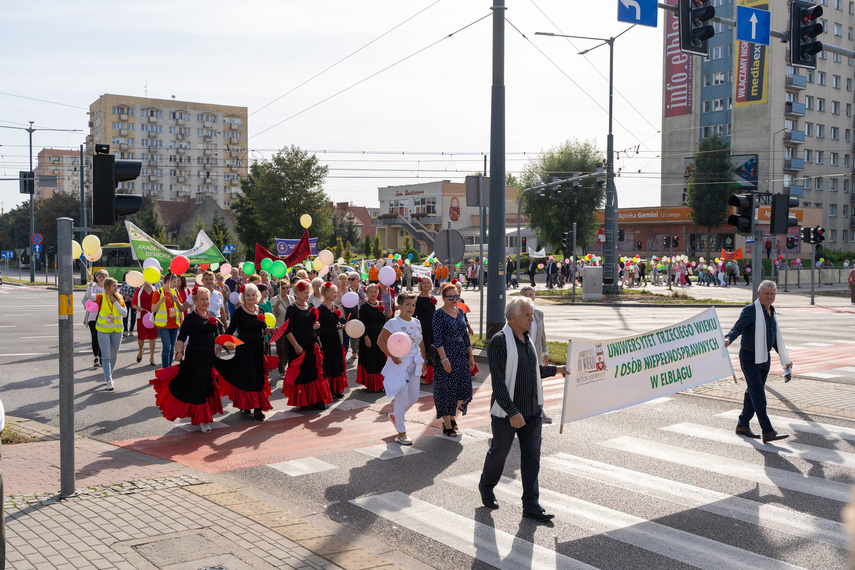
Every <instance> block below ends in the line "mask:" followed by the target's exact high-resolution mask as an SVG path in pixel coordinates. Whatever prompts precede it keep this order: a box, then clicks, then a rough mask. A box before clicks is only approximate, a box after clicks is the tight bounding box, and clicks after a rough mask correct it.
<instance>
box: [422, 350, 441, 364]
mask: <svg viewBox="0 0 855 570" xmlns="http://www.w3.org/2000/svg"><path fill="white" fill-rule="evenodd" d="M425 356H426V357H427V358H426V359H425V360H426V363H427V365H428V366H430V367H431V368H439V365H440V358H439V351H438V350H437V349H436V347H435V346H434V345H432V344H429V345H428V346H427V348H426V349H425Z"/></svg>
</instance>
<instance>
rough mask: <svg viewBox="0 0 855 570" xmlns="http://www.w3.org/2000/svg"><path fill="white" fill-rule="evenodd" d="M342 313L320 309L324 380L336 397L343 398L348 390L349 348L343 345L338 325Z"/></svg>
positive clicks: (319, 334)
mask: <svg viewBox="0 0 855 570" xmlns="http://www.w3.org/2000/svg"><path fill="white" fill-rule="evenodd" d="M340 318H341V311H339V310H335V311H331V310H330V309H328V308H327V307H326V305H321V306H320V307H318V322H319V323H321V328H319V329H318V340H319V341H320V343H321V353H322V354H323V355H324V358H323V369H324V378H326V379H327V382H328V383H329V385H330V392H332V394H333V396H334V397H338V398H341V397H342V396H343V395H344V389H345V388H347V361H346V360H345V353H346V352H347V348H345V347H343V346H342V344H341V336H340V333H339V332H338V323H339V319H340Z"/></svg>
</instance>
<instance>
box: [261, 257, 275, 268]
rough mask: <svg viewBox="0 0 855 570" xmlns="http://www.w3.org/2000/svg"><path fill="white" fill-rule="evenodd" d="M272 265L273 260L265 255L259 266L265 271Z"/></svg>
mask: <svg viewBox="0 0 855 570" xmlns="http://www.w3.org/2000/svg"><path fill="white" fill-rule="evenodd" d="M271 267H273V260H272V259H270V258H269V257H265V258H264V259H262V260H261V268H262V269H263V270H265V271H270V268H271Z"/></svg>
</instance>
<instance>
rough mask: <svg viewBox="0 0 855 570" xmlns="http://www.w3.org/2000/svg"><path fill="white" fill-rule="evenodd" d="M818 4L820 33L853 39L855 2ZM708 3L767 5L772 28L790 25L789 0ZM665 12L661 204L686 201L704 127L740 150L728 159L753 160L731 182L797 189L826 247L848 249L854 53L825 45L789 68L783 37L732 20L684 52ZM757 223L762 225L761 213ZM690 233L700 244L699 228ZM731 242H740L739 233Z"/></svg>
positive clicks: (852, 232)
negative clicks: (810, 59) (741, 32)
mask: <svg viewBox="0 0 855 570" xmlns="http://www.w3.org/2000/svg"><path fill="white" fill-rule="evenodd" d="M669 3H671V4H674V3H675V2H674V0H669ZM818 4H820V5H822V6H823V15H822V16H821V18H820V21H821V23H822V24H823V26H824V27H825V33H823V34H822V35H821V36H820V37H819V38H818V39H819V40H821V41H822V42H823V44H825V45H832V46H837V47H842V48H846V49H850V50H851V49H855V2H853V1H850V0H820V1H819V2H818ZM712 5H713V6H715V9H716V15H717V16H723V17H725V18H735V14H736V6H738V5H742V6H748V7H752V8H758V9H763V10H770V11H771V20H772V29H773V30H777V31H786V30H788V29H789V2H783V1H782V2H771V0H713V2H712ZM666 22H667V25H666V31H665V38H664V50H663V51H664V67H663V71H664V81H663V116H662V188H661V205H662V206H679V205H681V204H682V203H683V201H684V200H685V189H686V180H687V174H688V172H687V167H688V164H689V162H690V160H691V157H692V153H693V152H694V151H696V150H697V148H698V144H699V142H700V141H701V140H703V139H704V138H705V137H708V136H712V135H713V134H718V135H721V136H722V137H724V138H725V139H727V140H728V141H729V142H730V147H731V151H732V153H733V155H734V156H735V157H738V158H736V159H735V162H734V164H735V166H746V165H747V166H748V168H749V169H750V170H753V172H752V173H751V174H752V177H750V180H749V177H740V176H735V177H734V182H735V183H737V184H740V185H742V186H743V189H744V190H746V191H749V190H753V189H756V190H759V191H760V192H773V193H781V192H783V193H789V194H790V195H792V196H797V197H798V198H799V200H800V202H801V206H802V207H803V208H804V209H805V210H806V211H807V210H810V209H813V208H815V209H818V210H819V211H820V212H821V220H822V222H821V225H822V226H823V227H825V228H826V229H827V232H826V235H827V236H828V241H827V243H826V247H829V248H832V249H847V250H853V249H855V217H853V215H852V214H853V211H852V210H853V206H855V193H853V192H852V190H853V175H855V170H853V169H855V164H853V154H855V147H853V126H854V125H855V122H854V121H855V120H854V119H853V111H852V107H853V102H855V91H853V77H855V61H853V58H849V57H845V56H842V55H838V54H834V53H830V52H829V51H823V52H822V53H821V54H820V56H819V58H818V60H817V68H816V70H808V69H801V68H795V67H792V66H790V65H789V54H788V44H786V43H784V42H781V41H780V40H779V39H776V38H772V40H771V43H770V45H769V46H763V45H760V44H754V43H750V42H741V41H738V40H737V39H736V30H734V29H732V28H730V27H729V26H725V25H723V24H715V31H716V34H715V36H714V37H713V38H712V39H711V40H710V42H709V55H708V57H706V58H702V57H697V56H689V55H686V54H683V53H681V52H680V51H679V40H678V35H677V22H676V17H675V15H674V14H673V13H671V12H668V13H667V14H666ZM743 174H744V173H743ZM809 217H810V219H815V216H814V215H811V216H809ZM759 223H760V224H761V225H762V227H763V228H764V231H768V221H767V220H763V219H761V220H760V222H759ZM796 231H797V228H792V229H791V230H790V233H791V234H793V235H795V234H796ZM724 237H725V236H724V235H723V234H722V238H724ZM697 238H698V240H699V241H698V249H703V247H702V243H701V242H702V241H703V240H704V239H705V238H704V237H703V235H701V232H699V234H698V236H697ZM784 238H785V236H779V237H778V238H777V239H778V240H779V241H780V240H784V242H785V239H784ZM716 239H718V238H716ZM735 242H736V246H737V247H739V246H741V245H743V244H744V238H741V237H736V239H735ZM718 245H719V244H713V247H717V246H718ZM748 249H750V246H749V248H748Z"/></svg>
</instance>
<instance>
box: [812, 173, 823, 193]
mask: <svg viewBox="0 0 855 570" xmlns="http://www.w3.org/2000/svg"><path fill="white" fill-rule="evenodd" d="M813 188H814V190H822V176H817V177H816V178H814V183H813Z"/></svg>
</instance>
